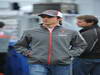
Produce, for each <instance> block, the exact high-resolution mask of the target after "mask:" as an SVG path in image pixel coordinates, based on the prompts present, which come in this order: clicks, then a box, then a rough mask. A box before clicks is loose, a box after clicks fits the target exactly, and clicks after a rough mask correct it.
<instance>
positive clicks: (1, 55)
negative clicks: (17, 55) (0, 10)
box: [0, 21, 10, 75]
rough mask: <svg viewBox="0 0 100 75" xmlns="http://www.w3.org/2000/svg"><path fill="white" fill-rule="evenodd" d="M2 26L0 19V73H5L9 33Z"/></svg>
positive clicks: (2, 74) (0, 74)
mask: <svg viewBox="0 0 100 75" xmlns="http://www.w3.org/2000/svg"><path fill="white" fill-rule="evenodd" d="M4 26H5V24H4V22H1V21H0V75H4V73H5V63H6V62H5V60H6V55H7V52H8V45H9V40H10V36H9V34H8V33H7V32H5V31H4V29H3V27H4Z"/></svg>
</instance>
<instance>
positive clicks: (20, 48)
mask: <svg viewBox="0 0 100 75" xmlns="http://www.w3.org/2000/svg"><path fill="white" fill-rule="evenodd" d="M30 41H31V38H30V35H29V34H28V32H27V31H26V32H24V33H23V35H22V37H21V39H20V40H18V42H17V43H16V44H15V46H14V48H15V50H16V51H17V53H22V52H25V51H27V50H29V45H30Z"/></svg>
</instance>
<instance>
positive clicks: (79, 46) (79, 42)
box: [69, 32, 87, 57]
mask: <svg viewBox="0 0 100 75" xmlns="http://www.w3.org/2000/svg"><path fill="white" fill-rule="evenodd" d="M70 44H71V47H70V49H69V55H70V56H71V57H75V56H79V55H80V54H81V53H82V52H83V51H84V50H85V48H86V47H87V43H86V41H85V40H84V38H83V37H82V36H81V34H80V33H79V32H74V33H73V37H72V41H71V43H70Z"/></svg>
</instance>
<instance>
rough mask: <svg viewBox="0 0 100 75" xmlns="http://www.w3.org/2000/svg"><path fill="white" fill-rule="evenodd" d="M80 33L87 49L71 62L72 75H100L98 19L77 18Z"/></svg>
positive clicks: (92, 17)
mask: <svg viewBox="0 0 100 75" xmlns="http://www.w3.org/2000/svg"><path fill="white" fill-rule="evenodd" d="M77 25H78V26H79V27H81V28H82V29H81V30H80V33H81V34H82V36H83V37H84V39H85V40H86V42H87V44H88V47H87V48H86V49H85V51H84V52H83V53H82V54H81V55H80V56H79V57H77V58H75V59H74V61H73V75H100V27H99V26H98V18H97V17H95V16H93V15H81V16H78V17H77Z"/></svg>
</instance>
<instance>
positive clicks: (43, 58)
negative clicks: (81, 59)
mask: <svg viewBox="0 0 100 75" xmlns="http://www.w3.org/2000/svg"><path fill="white" fill-rule="evenodd" d="M86 47H87V44H86V42H85V41H84V39H83V38H82V37H80V34H79V33H77V32H76V31H72V30H69V29H66V28H63V27H62V26H57V27H55V28H54V30H53V31H52V32H51V33H50V32H49V30H48V29H47V28H45V27H44V26H40V27H39V28H35V29H32V30H27V31H25V32H24V34H23V36H22V37H21V39H20V40H19V41H18V42H17V43H16V45H15V48H16V50H17V52H20V53H23V52H25V51H27V50H30V49H31V50H32V53H33V54H32V57H28V58H29V62H30V63H33V64H54V65H55V64H56V65H66V64H69V63H70V58H71V57H74V56H79V55H80V54H81V53H82V52H83V51H84V49H85V48H86Z"/></svg>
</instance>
